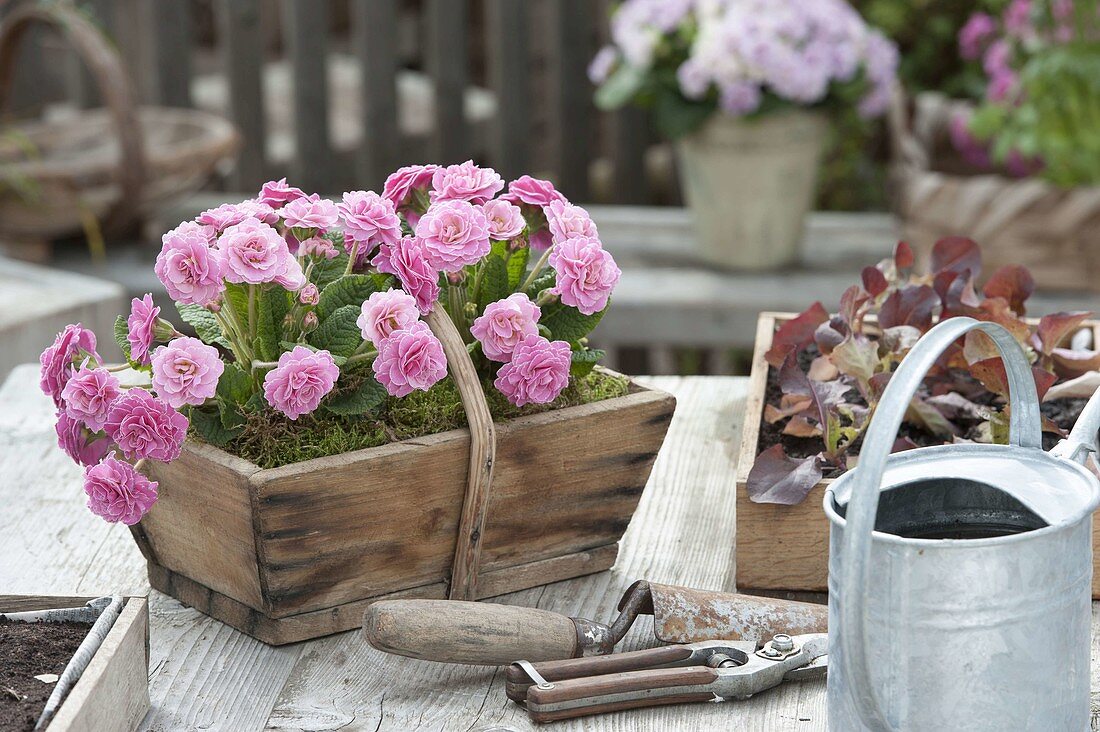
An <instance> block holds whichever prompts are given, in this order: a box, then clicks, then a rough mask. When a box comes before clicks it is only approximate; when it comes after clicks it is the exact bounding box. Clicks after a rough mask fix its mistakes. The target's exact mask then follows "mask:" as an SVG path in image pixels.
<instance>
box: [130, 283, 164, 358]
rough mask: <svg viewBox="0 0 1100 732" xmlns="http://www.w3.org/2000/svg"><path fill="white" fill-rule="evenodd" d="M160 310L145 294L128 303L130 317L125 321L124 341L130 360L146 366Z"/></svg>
mask: <svg viewBox="0 0 1100 732" xmlns="http://www.w3.org/2000/svg"><path fill="white" fill-rule="evenodd" d="M159 316H160V308H159V307H157V306H156V305H154V304H153V296H152V295H151V294H146V295H145V296H144V297H143V298H141V299H140V300H138V299H137V298H136V297H135V298H134V299H133V300H131V301H130V317H128V318H127V319H126V340H127V342H129V344H130V360H131V361H134V362H135V363H139V364H142V365H146V364H148V363H149V349H150V348H151V347H152V346H153V343H154V342H155V341H156V339H157V321H158V320H159Z"/></svg>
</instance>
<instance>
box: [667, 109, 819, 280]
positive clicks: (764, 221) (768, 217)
mask: <svg viewBox="0 0 1100 732" xmlns="http://www.w3.org/2000/svg"><path fill="white" fill-rule="evenodd" d="M827 124H828V123H827V121H826V119H825V117H824V116H822V115H820V114H818V113H814V112H805V111H791V112H784V113H781V114H773V115H767V116H764V117H762V118H760V119H758V120H739V119H735V118H732V117H727V116H725V115H714V116H712V117H711V119H710V120H709V121H708V122H707V123H706V124H705V125H704V126H703V127H702V128H701V129H699V130H698V131H697V132H694V133H692V134H691V135H688V136H686V137H684V138H683V139H681V140H679V141H677V143H676V150H677V153H678V156H679V161H680V179H681V187H682V188H683V191H684V195H685V197H686V198H687V202H688V205H689V206H690V207H691V210H692V213H693V215H694V217H695V222H696V228H697V230H698V244H697V246H698V251H697V254H698V255H699V256H700V257H701V258H703V259H705V260H707V261H708V262H712V263H714V264H716V265H718V266H720V267H725V268H729V269H746V270H760V269H772V268H776V267H782V266H784V265H788V264H792V263H794V262H797V261H798V259H799V244H800V242H801V240H802V234H803V223H804V220H805V218H806V214H807V213H808V212H809V210H810V207H811V206H812V204H813V197H814V190H815V187H816V185H817V169H818V162H819V159H820V157H821V149H822V146H823V144H824V139H825V132H826V130H827Z"/></svg>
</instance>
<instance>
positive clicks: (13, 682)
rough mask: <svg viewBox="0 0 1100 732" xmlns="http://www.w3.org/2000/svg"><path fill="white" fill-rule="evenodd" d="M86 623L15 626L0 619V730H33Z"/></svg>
mask: <svg viewBox="0 0 1100 732" xmlns="http://www.w3.org/2000/svg"><path fill="white" fill-rule="evenodd" d="M91 627H92V626H91V625H90V624H88V623H72V622H65V623H19V622H11V621H9V620H6V619H0V730H3V731H4V732H8V730H13V731H17V732H21V731H22V730H28V731H29V730H33V729H34V723H35V721H37V719H38V715H39V714H41V713H42V708H43V707H44V706H46V700H47V699H49V698H50V694H51V693H52V692H53V688H54V684H52V683H44V682H42V681H39V680H38V679H36V678H34V677H35V676H41V675H42V674H56V675H58V676H60V675H61V672H62V671H64V670H65V666H66V665H67V664H68V663H69V659H70V658H72V656H73V654H74V653H76V649H77V648H79V647H80V643H81V641H83V640H84V637H85V636H86V635H88V631H89V630H90V629H91Z"/></svg>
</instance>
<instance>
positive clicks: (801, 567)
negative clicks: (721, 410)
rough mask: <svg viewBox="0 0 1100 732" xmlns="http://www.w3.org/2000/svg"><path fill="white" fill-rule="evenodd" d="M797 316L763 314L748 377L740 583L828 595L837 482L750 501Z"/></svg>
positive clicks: (1098, 335)
mask: <svg viewBox="0 0 1100 732" xmlns="http://www.w3.org/2000/svg"><path fill="white" fill-rule="evenodd" d="M794 315H795V313H779V312H764V313H761V314H760V318H759V321H758V324H757V330H756V345H755V347H754V349H753V360H752V375H751V376H750V377H749V393H748V401H747V402H746V406H745V414H744V426H743V428H742V433H741V435H742V439H741V448H740V455H739V458H738V463H737V583H738V586H739V587H740V588H741V589H742V590H747V591H751V590H783V591H796V592H797V591H804V592H827V591H828V589H829V521H828V519H826V518H825V512H824V510H823V509H822V507H821V504H822V501H823V500H824V498H825V490H826V489H827V488H828V486H830V485H832V483H833V480H832V479H828V478H827V479H824V480H822V481H820V482H819V483H818V484H817V485H816V486H814V488H813V489H812V490H811V491H810V492H809V494H807V496H806V498H805V499H804V500H803V501H802V502H801V503H798V504H796V505H794V506H781V505H778V504H772V503H756V502H754V501H752V500H751V499H750V498H749V496H748V487H747V481H748V476H749V471H750V470H751V469H752V464H753V462H754V461H755V460H756V454H757V442H758V440H759V434H760V420H761V417H762V416H763V413H764V388H765V386H766V384H767V379H768V362H767V361H766V360H765V358H764V354H765V353H767V351H768V349H769V348H771V342H772V337H773V335H774V334H775V329H776V327H777V326H778V325H779V324H781V323H782V322H783V321H785V320H789V319H790V318H792V317H794ZM1085 325H1086V326H1087V327H1090V328H1092V329H1093V343H1100V322H1097V321H1088V322H1086V324H1085ZM1098 532H1100V514H1094V515H1093V534H1092V536H1093V557H1094V560H1093V561H1094V568H1093V579H1092V596H1093V599H1100V570H1098V569H1097V568H1096V566H1095V564H1096V562H1097V561H1100V538H1098Z"/></svg>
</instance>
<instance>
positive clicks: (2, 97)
mask: <svg viewBox="0 0 1100 732" xmlns="http://www.w3.org/2000/svg"><path fill="white" fill-rule="evenodd" d="M36 23H41V24H43V25H46V26H50V27H52V28H54V29H56V30H57V31H58V32H59V33H60V34H61V35H62V36H63V37H64V38H65V40H66V41H68V43H69V44H70V45H71V46H72V47H73V48H74V49H76V51H77V53H79V54H80V56H81V58H83V59H84V63H85V64H87V66H88V68H89V70H90V71H91V72H92V75H93V76H94V77H95V79H96V83H97V86H98V87H99V90H100V92H101V93H102V94H103V98H104V99H105V100H106V103H107V107H108V108H109V109H110V111H111V117H112V119H113V120H114V123H115V130H116V132H117V133H118V138H119V150H120V157H119V164H118V184H119V189H120V195H119V199H118V202H117V203H116V204H115V205H114V206H113V207H112V208H111V211H110V213H109V214H108V215H107V218H106V221H105V222H104V226H105V227H107V228H117V227H119V226H122V225H124V224H127V223H129V222H130V221H132V220H133V219H134V218H135V217H136V215H137V214H138V213H139V211H138V208H137V204H138V202H139V201H140V200H141V192H142V189H143V187H144V185H145V180H146V158H145V138H144V135H143V133H142V129H141V121H140V119H139V118H138V113H137V105H136V103H135V101H134V92H133V89H132V87H131V85H130V78H129V76H128V75H127V74H126V70H125V68H124V67H123V65H122V61H121V60H120V59H119V57H118V54H117V53H116V52H115V50H114V49H113V48H112V47H111V45H110V44H109V43H108V42H107V40H106V39H105V38H104V37H103V33H102V32H101V31H100V30H99V28H97V27H96V26H95V25H94V24H93V23H92V22H91V21H90V20H88V18H87V17H86V16H85V15H84V14H83V13H81V12H79V11H78V10H76V9H75V8H73V7H71V6H68V5H63V4H61V3H25V4H23V5H20V6H19V7H17V8H16V9H15V10H13V11H12V12H11V13H10V14H9V15H8V16H7V18H5V20H4V22H3V23H2V24H0V109H2V108H3V107H4V106H5V104H6V103H7V99H8V96H9V93H10V91H11V86H12V80H13V78H14V74H15V59H16V54H17V53H18V51H19V44H20V43H21V42H22V40H23V38H24V37H25V36H26V32H27V29H28V28H30V26H32V25H34V24H36Z"/></svg>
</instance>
